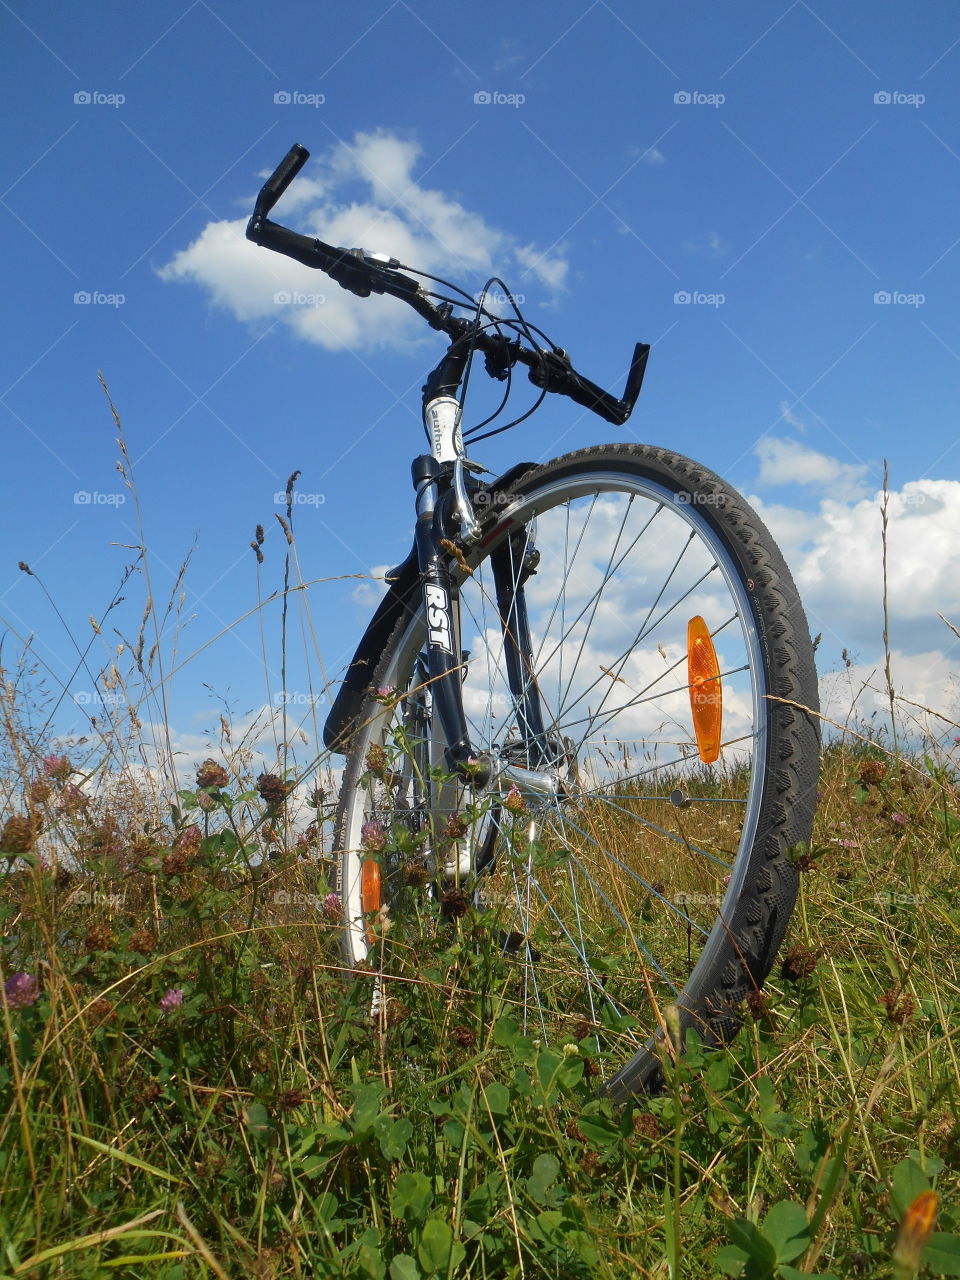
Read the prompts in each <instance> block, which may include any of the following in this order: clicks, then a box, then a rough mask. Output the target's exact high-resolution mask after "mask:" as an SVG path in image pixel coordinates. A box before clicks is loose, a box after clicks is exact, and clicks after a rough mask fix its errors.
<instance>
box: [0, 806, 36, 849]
mask: <svg viewBox="0 0 960 1280" xmlns="http://www.w3.org/2000/svg"><path fill="white" fill-rule="evenodd" d="M41 828H42V823H41V821H40V818H39V817H38V816H37V815H36V814H33V815H31V816H30V817H29V818H28V817H25V816H24V815H23V814H22V813H15V814H14V815H13V816H12V817H10V818H8V819H7V820H6V822H5V823H4V824H3V831H2V832H0V849H2V850H3V852H4V853H29V852H30V850H31V849H32V848H33V846H34V844H35V843H36V839H37V836H38V835H39V834H40V831H41Z"/></svg>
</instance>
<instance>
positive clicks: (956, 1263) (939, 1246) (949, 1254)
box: [923, 1231, 960, 1276]
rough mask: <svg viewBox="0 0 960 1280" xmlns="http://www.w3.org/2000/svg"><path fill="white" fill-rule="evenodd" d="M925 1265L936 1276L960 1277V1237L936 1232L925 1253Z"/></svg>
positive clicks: (944, 1232)
mask: <svg viewBox="0 0 960 1280" xmlns="http://www.w3.org/2000/svg"><path fill="white" fill-rule="evenodd" d="M923 1265H924V1267H929V1269H930V1270H931V1271H932V1272H933V1274H934V1275H935V1276H960V1236H956V1235H952V1234H950V1233H949V1232H946V1231H935V1232H934V1233H933V1235H932V1236H931V1237H930V1239H929V1241H928V1242H927V1247H926V1249H925V1250H924V1252H923Z"/></svg>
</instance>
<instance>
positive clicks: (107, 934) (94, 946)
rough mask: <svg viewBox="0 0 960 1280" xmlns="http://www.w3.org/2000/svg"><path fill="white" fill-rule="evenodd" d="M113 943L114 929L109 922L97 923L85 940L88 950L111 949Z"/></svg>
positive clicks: (84, 943)
mask: <svg viewBox="0 0 960 1280" xmlns="http://www.w3.org/2000/svg"><path fill="white" fill-rule="evenodd" d="M113 943H114V937H113V930H112V929H111V928H110V926H109V925H108V924H95V925H94V926H93V928H92V929H91V930H90V932H89V933H88V934H87V936H86V937H85V938H84V940H83V945H84V946H85V947H86V948H87V950H88V951H111V950H112V949H113Z"/></svg>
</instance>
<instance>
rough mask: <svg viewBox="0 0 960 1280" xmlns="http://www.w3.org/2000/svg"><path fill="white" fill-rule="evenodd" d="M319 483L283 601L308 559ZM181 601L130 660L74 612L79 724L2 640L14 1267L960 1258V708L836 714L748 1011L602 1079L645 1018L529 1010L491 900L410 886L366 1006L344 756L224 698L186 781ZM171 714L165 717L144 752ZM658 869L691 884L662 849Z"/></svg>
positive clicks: (857, 1273)
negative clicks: (788, 901)
mask: <svg viewBox="0 0 960 1280" xmlns="http://www.w3.org/2000/svg"><path fill="white" fill-rule="evenodd" d="M117 425H118V428H119V421H117ZM121 456H122V457H124V458H125V457H126V451H125V449H124V448H123V445H122V437H121ZM128 478H129V477H128ZM131 483H132V481H131ZM291 483H292V481H291ZM291 517H292V504H291V505H290V506H288V509H287V523H286V524H285V525H284V526H283V535H284V547H285V548H286V549H285V550H284V556H285V560H284V591H283V594H282V596H281V597H280V599H281V601H282V604H283V608H284V614H283V619H282V625H283V632H284V635H285V634H286V631H287V619H286V602H287V601H288V600H291V599H293V598H295V597H294V593H301V596H302V595H303V594H305V593H304V585H305V584H304V583H303V581H302V579H301V578H300V576H299V570H298V567H297V562H296V552H295V543H294V541H293V538H292V535H291V532H290V525H289V522H290V519H291ZM255 544H256V554H257V560H258V564H259V562H260V560H261V556H262V553H261V552H260V547H262V546H263V545H264V539H263V535H262V533H261V532H260V531H258V534H257V537H256V540H255ZM139 555H140V562H141V563H143V562H144V561H145V560H146V551H145V550H144V549H143V548H141V549H140V552H139ZM27 571H28V572H29V570H27ZM150 595H151V598H153V596H154V593H153V591H152V590H151V592H150ZM171 599H173V596H171ZM112 609H113V604H111V606H110V608H109V609H108V610H107V611H106V612H105V614H104V617H106V616H107V615H108V614H110V612H111V610H112ZM104 617H101V618H100V619H99V620H95V626H94V636H95V637H99V629H102V624H103V621H104ZM176 626H177V615H176V610H175V608H172V607H168V609H167V610H166V612H165V613H163V612H161V611H160V610H159V608H156V609H154V608H153V607H152V606H150V607H148V608H147V609H146V610H145V611H144V614H143V621H142V622H141V625H140V632H139V635H138V636H137V637H136V638H135V639H134V640H133V641H132V642H131V643H130V644H129V645H127V646H126V649H127V653H128V655H130V657H131V659H132V665H131V669H130V671H129V673H127V674H121V673H120V672H118V671H117V670H116V667H115V665H114V658H113V657H111V658H110V661H109V664H107V665H105V666H104V668H103V669H102V670H101V671H100V672H95V671H94V668H93V659H92V655H91V644H92V642H90V643H86V644H83V645H80V644H78V646H77V649H78V653H79V654H80V655H81V657H80V659H79V666H78V671H81V672H82V673H83V677H84V679H86V681H87V683H88V684H90V685H91V686H92V687H93V688H96V689H100V690H117V691H119V692H122V694H123V697H122V698H118V699H117V704H116V705H117V708H118V709H117V710H116V712H115V713H114V712H112V711H111V709H110V708H111V705H112V704H109V703H107V702H106V701H104V706H105V707H106V710H105V711H103V712H100V711H99V710H98V719H97V722H96V724H95V731H94V732H92V733H91V735H90V740H88V741H82V742H76V743H72V744H63V743H60V742H58V741H57V739H56V738H55V736H54V728H53V726H54V725H55V722H56V718H55V714H54V713H55V703H56V700H57V698H58V697H59V696H61V695H59V694H54V695H48V694H46V693H44V692H43V679H44V676H43V672H38V671H36V670H31V669H30V668H29V666H23V667H21V668H18V669H17V670H15V671H10V670H5V671H4V672H3V673H2V674H3V682H2V687H0V719H2V725H3V734H2V738H0V794H2V797H3V807H2V815H0V849H2V851H3V855H4V857H5V863H6V874H4V875H2V876H0V977H2V979H3V981H2V983H0V991H2V992H3V995H2V996H0V1039H2V1043H3V1048H2V1049H0V1280H8V1278H9V1277H21V1278H24V1277H29V1278H30V1280H33V1278H37V1280H39V1278H43V1280H46V1278H47V1277H50V1278H54V1277H56V1278H58V1280H59V1278H61V1277H63V1278H71V1280H73V1278H76V1280H88V1278H89V1280H93V1278H94V1277H97V1278H99V1277H103V1276H115V1277H118V1280H141V1278H142V1277H148V1276H149V1277H156V1278H157V1280H181V1278H186V1277H194V1276H196V1277H201V1276H208V1275H214V1276H217V1277H221V1278H222V1277H235V1276H244V1277H253V1278H254V1280H274V1278H277V1280H279V1278H280V1277H284V1278H286V1277H297V1278H299V1277H311V1278H312V1277H319V1278H321V1280H322V1278H323V1277H340V1276H346V1277H371V1278H372V1280H379V1278H380V1277H384V1278H388V1280H417V1278H423V1280H428V1278H430V1277H454V1276H456V1277H461V1276H469V1277H477V1278H478V1280H480V1278H483V1280H487V1278H489V1280H493V1278H496V1280H501V1278H504V1277H511V1278H512V1277H531V1278H533V1277H544V1278H547V1277H553V1278H557V1280H559V1278H567V1277H584V1278H586V1277H604V1278H610V1280H619V1278H620V1277H623V1276H624V1275H631V1276H632V1275H636V1276H640V1277H651V1278H652V1277H656V1278H658V1280H659V1278H660V1277H670V1278H675V1277H685V1278H686V1280H700V1278H703V1280H715V1278H716V1277H717V1276H720V1275H730V1276H739V1275H745V1276H747V1277H770V1278H771V1280H773V1278H774V1277H781V1278H782V1280H793V1278H794V1277H797V1276H803V1275H820V1276H834V1277H838V1278H839V1277H842V1278H843V1280H847V1278H848V1277H865V1278H867V1280H872V1278H877V1280H879V1278H880V1277H891V1276H893V1277H896V1278H897V1280H902V1278H903V1277H907V1276H912V1275H915V1274H921V1275H960V1239H958V1236H957V1235H956V1234H954V1233H958V1232H960V1215H958V1210H957V1208H956V1191H957V1181H958V1179H957V1169H958V1167H960V1120H958V1111H960V1107H958V1103H960V1043H958V1042H960V1010H958V1005H960V984H958V980H960V974H958V961H957V956H958V950H960V949H958V934H960V908H958V905H957V903H958V887H960V858H958V840H960V801H958V791H957V778H956V774H955V772H954V768H953V764H952V760H951V754H950V750H949V749H947V748H945V747H944V745H943V743H944V739H943V738H942V737H936V738H935V737H933V736H928V737H927V738H926V739H924V736H923V733H922V732H921V730H920V728H919V727H918V725H917V724H916V722H914V723H913V724H908V723H905V724H904V725H903V726H902V728H901V731H900V732H899V733H898V735H897V738H896V748H895V750H893V751H892V752H891V751H888V750H886V749H885V747H884V743H885V741H886V736H885V735H877V734H875V733H872V732H865V731H864V730H863V726H862V725H861V726H859V727H858V728H857V732H847V731H845V730H844V727H842V726H841V727H840V728H838V730H837V731H836V733H835V735H834V737H833V738H832V739H831V741H830V744H829V746H828V747H827V749H826V750H825V752H824V757H823V765H822V778H821V784H820V785H821V796H820V803H819V809H818V814H817V819H816V828H815V833H814V839H813V842H812V844H811V847H810V849H809V850H807V851H806V852H805V856H804V858H803V862H802V866H803V870H802V876H801V893H800V899H799V902H798V906H797V910H796V912H795V914H794V918H793V920H792V923H791V926H790V932H789V934H788V938H787V941H786V942H785V944H784V947H783V949H782V952H781V957H780V962H779V964H778V967H777V969H775V971H774V973H773V974H772V976H771V979H770V981H769V982H768V984H767V986H766V989H765V991H764V993H763V995H762V996H759V995H758V996H755V997H754V998H752V999H751V1000H750V1001H749V1002H748V1006H747V1007H745V1008H744V1010H743V1016H744V1019H745V1025H744V1027H743V1030H742V1031H741V1033H740V1035H739V1036H738V1038H737V1039H736V1040H735V1041H734V1042H733V1043H732V1044H731V1045H729V1046H727V1047H725V1048H723V1049H720V1050H715V1051H710V1052H706V1051H704V1050H703V1049H702V1048H701V1047H700V1046H699V1045H698V1044H697V1043H696V1039H695V1037H693V1038H688V1043H687V1045H686V1047H685V1048H686V1052H685V1053H683V1054H682V1055H680V1054H677V1053H675V1052H674V1051H673V1050H674V1049H675V1048H676V1046H674V1045H673V1044H672V1042H671V1041H670V1040H668V1041H667V1043H666V1047H665V1051H664V1069H665V1075H666V1082H667V1084H666V1088H665V1090H664V1091H663V1093H661V1094H660V1095H658V1096H655V1097H643V1098H637V1099H635V1100H634V1101H633V1102H632V1103H631V1104H629V1105H627V1106H614V1105H613V1104H611V1103H609V1102H606V1101H602V1100H600V1099H599V1098H598V1097H597V1093H596V1089H597V1084H598V1081H599V1079H600V1074H601V1071H602V1069H603V1066H604V1062H605V1059H603V1057H602V1055H603V1054H609V1055H610V1058H611V1061H612V1060H613V1057H614V1055H615V1053H616V1050H617V1045H618V1042H619V1040H620V1038H621V1036H622V1034H623V1028H622V1027H618V1026H617V1025H616V1024H615V1020H613V1021H609V1022H608V1025H606V1026H605V1028H604V1038H603V1045H604V1047H603V1048H602V1049H600V1048H598V1041H597V1038H596V1035H595V1034H594V1032H595V1030H596V1028H595V1027H593V1026H591V1025H589V1024H585V1023H584V1020H583V1019H582V1018H581V1017H579V1016H576V1015H577V1014H578V1010H577V1009H576V1008H575V1007H573V1006H571V1007H570V1011H569V1016H565V1017H564V1018H561V1019H558V1022H557V1025H556V1034H555V1036H554V1038H553V1040H552V1041H551V1043H550V1044H548V1045H544V1044H540V1043H538V1042H537V1040H536V1039H535V1038H534V1034H533V1031H532V1028H530V1027H526V1028H525V1027H524V1025H523V1021H522V1017H521V1016H520V1012H519V1009H518V1006H517V1004H516V1002H515V1000H514V996H515V986H516V972H517V969H516V962H515V961H512V960H511V959H510V957H504V956H502V955H501V954H500V948H499V946H498V945H497V944H496V940H495V939H494V938H493V936H492V934H493V932H494V930H493V928H492V921H493V920H494V916H493V915H491V913H489V912H487V913H484V912H478V911H475V910H473V909H469V908H468V909H467V910H466V911H465V913H464V914H462V915H461V914H457V913H455V912H454V913H451V912H447V913H446V914H444V913H443V912H442V911H441V910H440V909H439V908H433V907H431V906H430V904H429V903H425V904H424V905H423V908H422V911H421V913H420V915H419V917H418V916H416V915H414V916H413V917H412V920H411V923H409V924H406V925H405V924H404V923H403V922H402V921H396V922H394V924H393V927H392V928H391V930H390V931H389V935H388V945H389V947H390V950H391V960H392V963H391V973H392V974H393V976H392V978H391V979H390V981H389V983H388V985H387V987H386V990H385V991H381V993H380V994H381V996H385V999H382V1000H381V1003H380V1008H379V1012H378V1015H377V1017H376V1018H375V1019H374V1020H371V1017H370V1008H371V995H372V991H373V980H372V979H371V978H370V977H362V976H361V977H360V978H359V979H357V978H356V976H355V975H351V974H348V973H347V972H346V971H345V969H344V966H343V964H342V962H341V959H340V954H339V950H338V929H339V926H340V923H341V921H340V917H339V912H338V909H337V907H336V905H335V904H334V903H333V902H332V901H331V899H330V897H329V894H330V889H331V871H332V865H331V862H330V818H331V814H332V802H331V794H332V793H331V790H330V781H329V779H324V780H323V782H324V787H325V788H326V790H325V791H324V790H321V789H319V788H318V786H317V782H318V766H317V762H316V761H312V762H310V764H309V765H307V766H300V765H298V764H297V762H296V761H295V760H294V759H293V757H292V755H291V752H290V748H289V746H288V743H289V741H290V740H291V739H292V737H293V736H294V734H293V731H292V729H289V730H288V728H287V727H286V726H281V731H280V733H279V734H278V737H277V742H276V743H275V746H274V750H275V755H274V757H273V758H274V761H275V763H274V764H273V765H268V766H265V767H261V765H260V764H258V763H255V761H256V760H257V759H258V757H257V756H256V755H255V753H254V747H253V746H252V745H251V743H250V742H249V741H246V740H244V741H241V742H236V743H235V742H234V741H233V739H232V737H231V734H230V731H229V726H225V729H224V733H223V736H222V739H221V742H220V744H219V746H218V747H217V748H216V749H214V748H213V747H211V754H212V758H211V760H209V761H207V762H206V763H205V764H204V765H203V766H201V769H200V771H199V773H198V776H197V779H196V783H195V785H192V786H190V787H189V788H182V787H181V788H180V789H179V790H177V784H176V783H175V782H174V780H173V779H174V774H173V772H172V770H171V769H170V768H169V767H168V763H169V762H170V761H171V760H172V755H173V751H172V746H171V744H170V742H169V738H168V737H167V736H166V730H165V725H166V717H165V716H164V715H163V714H162V705H161V706H160V707H159V708H158V707H157V706H155V705H154V706H153V708H152V711H153V713H154V714H151V715H147V714H146V711H150V710H151V707H150V705H149V697H150V696H152V691H153V690H156V689H158V688H159V689H161V690H162V689H164V688H166V680H167V678H168V676H169V670H170V669H171V665H172V660H171V662H170V663H167V667H166V668H164V666H163V663H162V662H161V659H160V657H159V655H160V653H161V651H162V641H163V639H164V637H165V636H167V635H169V634H170V631H171V629H175V628H176ZM306 631H307V633H308V634H309V633H310V630H309V626H308V627H307V628H306ZM108 649H109V652H110V653H111V654H112V653H113V652H114V650H113V649H112V648H110V647H109V646H108ZM284 652H285V651H284ZM38 689H39V690H40V692H39V693H38V692H37V690H38ZM891 696H892V690H891ZM891 705H892V706H894V710H895V712H899V713H900V714H902V715H904V717H905V713H906V711H908V710H916V709H913V708H909V707H908V706H906V705H902V706H901V705H895V704H894V703H891ZM145 709H146V710H145ZM284 709H285V704H284ZM157 712H159V714H158V713H157ZM142 721H149V722H151V723H155V724H158V725H160V726H161V728H160V729H159V730H158V733H159V735H160V737H159V740H158V741H157V742H156V743H155V744H154V750H153V753H152V756H151V758H152V759H153V760H154V761H155V762H156V765H155V768H154V769H152V770H151V771H147V770H144V769H143V768H140V767H138V768H134V766H133V764H132V761H133V760H134V759H136V758H137V757H136V756H135V754H134V751H133V746H134V744H135V743H136V741H137V737H138V733H139V732H140V731H141V729H142V723H141V722H142ZM940 722H941V724H942V723H943V718H942V717H941V721H940ZM948 724H949V722H948ZM950 727H951V730H952V731H956V730H955V727H953V726H950ZM304 807H306V809H307V817H308V818H309V819H311V820H310V821H309V823H308V824H306V825H305V823H304V821H303V820H301V818H300V817H299V816H298V814H299V813H300V811H302V810H303V808H304ZM627 807H629V806H627ZM690 812H691V817H690V821H691V823H693V822H695V820H696V819H695V810H691V811H690ZM594 820H595V821H596V823H598V824H601V823H603V822H614V821H615V819H614V818H613V817H611V816H610V814H609V813H606V814H603V813H601V814H597V815H594ZM650 856H651V858H653V857H654V853H653V852H651V854H650ZM649 873H650V877H651V879H653V877H654V875H656V876H657V877H658V880H662V882H663V885H664V891H665V892H670V893H675V892H676V891H677V889H678V885H677V884H674V883H672V882H671V881H670V876H671V867H670V866H669V865H668V864H667V865H659V869H658V865H657V864H655V862H653V861H652V862H651V864H650V867H649ZM680 888H682V889H686V890H687V891H688V892H690V891H691V890H695V891H698V892H700V891H702V896H703V897H704V898H707V897H709V896H710V895H711V894H715V893H716V892H717V889H718V886H717V884H716V876H714V875H712V873H711V875H710V876H705V877H704V879H703V881H702V883H697V884H694V885H691V884H689V883H686V882H685V883H684V885H682V886H680ZM622 892H624V893H626V890H622ZM624 901H626V898H624ZM642 912H643V906H642V904H640V906H639V908H638V914H639V915H640V916H641V918H642ZM674 932H676V931H674ZM684 945H685V938H683V937H680V936H679V935H678V936H677V937H676V938H675V946H676V947H677V948H678V956H680V955H681V954H682V950H683V946H684ZM511 984H513V986H511ZM616 1065H619V1064H616Z"/></svg>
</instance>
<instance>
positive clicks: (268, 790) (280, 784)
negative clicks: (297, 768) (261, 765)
mask: <svg viewBox="0 0 960 1280" xmlns="http://www.w3.org/2000/svg"><path fill="white" fill-rule="evenodd" d="M292 790H293V785H292V783H288V782H284V781H283V779H282V778H278V777H277V775H276V774H275V773H261V774H260V776H259V778H257V791H258V792H259V795H260V798H261V799H262V800H264V801H265V802H266V803H267V804H268V805H271V806H275V805H281V804H283V802H284V800H286V798H287V796H288V795H289V794H290V792H291V791H292Z"/></svg>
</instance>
